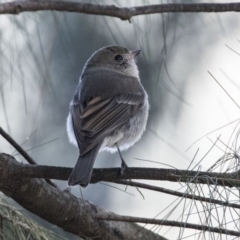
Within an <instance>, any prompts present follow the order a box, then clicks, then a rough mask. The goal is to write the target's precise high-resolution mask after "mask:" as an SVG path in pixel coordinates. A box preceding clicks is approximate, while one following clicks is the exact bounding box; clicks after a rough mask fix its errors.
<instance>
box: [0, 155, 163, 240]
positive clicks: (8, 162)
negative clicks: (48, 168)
mask: <svg viewBox="0 0 240 240" xmlns="http://www.w3.org/2000/svg"><path fill="white" fill-rule="evenodd" d="M19 166H21V164H20V163H18V162H17V161H16V160H15V159H14V158H13V157H11V156H9V155H7V154H0V171H1V174H0V191H2V192H3V193H4V194H6V195H8V196H9V197H11V198H12V199H14V200H15V201H16V202H17V203H19V204H20V205H22V206H23V207H24V208H25V209H27V210H29V211H31V212H32V213H34V214H36V215H38V216H40V217H41V218H43V219H45V220H47V221H49V222H51V223H52V224H54V225H57V226H58V227H61V228H63V229H64V230H65V231H68V232H71V233H73V234H76V235H78V236H81V237H82V238H84V239H89V238H92V239H98V240H119V239H139V240H145V239H156V240H166V239H165V238H163V237H161V236H159V235H156V234H154V233H153V232H151V231H149V230H147V229H143V228H141V227H140V226H138V225H137V224H133V223H124V222H123V223H120V224H119V223H118V222H113V221H110V222H106V221H101V220H97V219H95V218H94V217H93V216H94V215H95V214H100V215H103V214H106V211H105V210H104V209H102V208H100V207H98V206H96V205H94V204H92V203H90V202H88V201H85V200H83V199H78V198H76V197H75V196H74V195H72V194H71V193H69V192H64V191H60V190H59V189H57V188H54V187H53V186H51V185H49V184H47V183H46V182H45V181H44V180H42V179H29V178H26V177H24V176H23V175H22V176H21V177H19V175H18V174H17V175H15V174H14V170H15V169H17V168H18V167H19ZM29 166H31V165H29Z"/></svg>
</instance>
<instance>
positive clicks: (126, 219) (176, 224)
mask: <svg viewBox="0 0 240 240" xmlns="http://www.w3.org/2000/svg"><path fill="white" fill-rule="evenodd" d="M93 217H94V218H95V219H98V220H105V221H119V222H138V223H148V224H158V225H163V226H172V227H182V226H183V223H182V222H177V221H169V220H163V219H152V218H141V217H131V216H119V215H115V214H110V213H109V214H94V215H93ZM184 227H185V228H191V229H196V230H200V231H207V232H214V233H220V234H226V235H231V236H237V237H240V232H238V231H232V230H229V229H225V228H218V227H210V226H206V225H198V224H192V223H184Z"/></svg>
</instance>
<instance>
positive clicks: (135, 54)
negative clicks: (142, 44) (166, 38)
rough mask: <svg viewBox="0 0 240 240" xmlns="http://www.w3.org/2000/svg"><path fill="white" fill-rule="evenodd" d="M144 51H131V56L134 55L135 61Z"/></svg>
mask: <svg viewBox="0 0 240 240" xmlns="http://www.w3.org/2000/svg"><path fill="white" fill-rule="evenodd" d="M141 51H142V50H140V49H139V50H134V51H131V54H132V55H133V58H134V59H135V58H136V57H137V56H138V55H139V54H140V53H141Z"/></svg>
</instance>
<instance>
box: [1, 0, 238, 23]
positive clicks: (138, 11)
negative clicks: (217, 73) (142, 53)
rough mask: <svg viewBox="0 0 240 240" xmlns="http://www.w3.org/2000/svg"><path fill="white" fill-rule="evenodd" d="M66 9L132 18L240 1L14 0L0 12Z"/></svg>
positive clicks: (233, 6) (231, 7)
mask: <svg viewBox="0 0 240 240" xmlns="http://www.w3.org/2000/svg"><path fill="white" fill-rule="evenodd" d="M45 10H51V11H53V10H55V11H65V12H77V13H85V14H93V15H102V16H110V17H116V18H120V19H122V20H130V19H131V18H132V17H134V16H138V15H148V14H156V13H165V12H240V3H195V4H194V3H193V4H191V3H185V4H184V3H179V4H156V5H146V6H135V7H130V8H128V7H123V8H119V7H116V6H114V5H97V4H88V3H80V2H74V1H72V2H65V1H49V0H42V1H13V2H8V3H1V4H0V14H19V13H21V12H35V11H45Z"/></svg>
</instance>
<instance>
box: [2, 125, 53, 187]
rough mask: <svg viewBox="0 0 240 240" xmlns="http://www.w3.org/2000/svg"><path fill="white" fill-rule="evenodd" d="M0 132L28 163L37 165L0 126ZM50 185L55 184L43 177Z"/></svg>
mask: <svg viewBox="0 0 240 240" xmlns="http://www.w3.org/2000/svg"><path fill="white" fill-rule="evenodd" d="M0 134H1V135H2V136H3V137H4V138H5V139H6V140H7V141H8V142H9V143H10V144H11V145H12V146H13V147H14V148H15V149H16V150H17V151H18V152H19V153H20V154H21V155H22V156H23V157H24V158H25V159H26V161H27V162H28V163H30V164H34V165H37V163H36V162H35V161H34V160H33V158H32V157H31V156H30V155H29V154H28V153H27V152H26V151H25V150H24V149H23V148H22V147H21V146H20V145H19V144H18V143H17V142H16V141H15V140H14V139H13V138H12V137H11V136H10V135H9V134H8V133H7V132H5V131H4V130H3V128H2V127H0ZM45 180H46V182H48V183H49V184H50V185H52V186H54V187H57V185H56V184H55V183H54V182H52V181H51V180H50V179H45Z"/></svg>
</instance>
